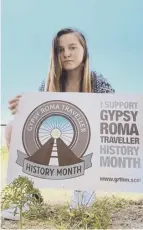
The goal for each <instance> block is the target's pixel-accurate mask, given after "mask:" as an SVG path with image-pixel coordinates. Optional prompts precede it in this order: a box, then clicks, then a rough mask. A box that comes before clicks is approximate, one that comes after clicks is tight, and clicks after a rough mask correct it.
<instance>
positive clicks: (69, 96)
mask: <svg viewBox="0 0 143 230" xmlns="http://www.w3.org/2000/svg"><path fill="white" fill-rule="evenodd" d="M51 100H62V101H66V102H70V103H72V104H74V105H75V106H77V107H79V108H80V109H81V110H82V111H83V113H84V114H85V115H86V117H87V119H88V121H89V123H90V127H91V140H90V144H89V147H88V149H87V151H86V153H85V154H84V156H85V155H86V154H90V153H93V157H92V167H91V168H89V169H86V170H85V174H84V176H80V177H77V178H73V179H66V180H58V181H57V180H48V179H39V178H35V177H33V176H29V177H30V178H32V180H34V183H35V186H37V187H39V188H61V187H63V186H64V188H69V189H81V190H86V189H94V190H100V191H106V192H108V191H111V192H125V191H128V192H143V95H142V94H140V95H139V94H136V95H126V94H124V95H123V94H122V95H118V94H82V93H26V94H24V95H23V97H22V99H21V101H20V105H19V111H18V113H17V114H16V116H15V120H14V124H13V132H12V141H11V147H10V154H9V164H8V174H7V180H8V183H10V182H11V181H13V180H14V179H15V178H16V177H17V176H18V175H23V176H28V175H27V174H25V173H23V172H22V167H21V166H19V165H18V164H16V160H17V150H20V151H21V152H23V153H25V150H24V148H23V144H22V130H23V126H24V123H25V121H26V119H27V117H28V116H29V114H30V113H31V112H32V111H33V110H34V109H35V108H36V107H37V106H38V105H40V104H42V103H44V102H46V101H51ZM101 101H102V102H104V101H121V102H137V103H138V106H137V110H138V111H139V113H138V116H137V126H138V130H139V134H140V135H139V138H140V145H139V147H140V150H139V157H140V159H141V168H140V169H139V168H111V167H100V156H101V154H100V144H101V141H100V111H101ZM118 109H119V108H118ZM119 110H120V109H119ZM121 110H126V109H121ZM127 110H128V109H127ZM129 110H131V109H129ZM130 123H132V122H130ZM111 145H122V144H111ZM126 146H127V145H126ZM132 146H134V145H132ZM100 177H112V178H120V177H123V178H129V179H130V178H133V179H134V178H135V179H136V178H141V182H140V183H137V182H136V183H135V182H134V183H131V182H117V183H115V182H109V181H108V182H105V181H100Z"/></svg>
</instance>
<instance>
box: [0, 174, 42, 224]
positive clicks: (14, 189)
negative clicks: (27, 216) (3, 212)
mask: <svg viewBox="0 0 143 230" xmlns="http://www.w3.org/2000/svg"><path fill="white" fill-rule="evenodd" d="M36 197H38V199H37V198H36ZM41 201H42V196H41V194H40V191H39V189H37V188H35V187H34V183H33V182H32V180H29V178H27V177H22V176H19V177H18V178H16V179H15V180H14V181H13V182H12V183H10V184H9V185H7V186H5V188H4V189H3V190H2V200H1V207H2V209H4V208H6V207H10V206H11V205H13V204H15V205H16V208H15V210H14V214H16V212H17V208H18V209H19V210H20V227H21V228H22V217H23V215H24V213H23V207H24V205H25V204H26V205H29V207H30V206H31V205H34V204H37V203H38V204H39V203H40V202H41Z"/></svg>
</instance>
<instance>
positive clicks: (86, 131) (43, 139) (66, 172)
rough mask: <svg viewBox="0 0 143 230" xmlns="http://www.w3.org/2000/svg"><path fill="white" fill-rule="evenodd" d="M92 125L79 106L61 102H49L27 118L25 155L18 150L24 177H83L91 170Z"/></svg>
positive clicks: (24, 135)
mask: <svg viewBox="0 0 143 230" xmlns="http://www.w3.org/2000/svg"><path fill="white" fill-rule="evenodd" d="M90 136H91V132H90V125H89V122H88V120H87V118H86V116H85V114H84V113H83V112H82V111H81V109H79V108H78V107H77V106H75V105H73V104H71V103H69V102H66V101H60V100H54V101H48V102H45V103H43V104H41V105H39V106H38V107H37V108H35V109H34V110H33V111H32V112H31V114H30V115H29V116H28V118H27V120H26V122H25V124H24V127H23V132H22V142H23V147H24V150H25V153H23V152H21V151H19V150H17V153H18V158H17V161H16V163H17V164H18V165H20V166H22V170H23V172H24V173H26V174H29V175H32V176H34V177H38V178H42V179H50V180H61V179H62V180H63V179H70V178H75V177H79V176H82V175H84V171H85V170H86V169H88V168H90V167H91V166H92V163H91V158H92V153H91V154H88V155H85V156H84V154H85V152H86V150H87V148H88V146H89V143H90Z"/></svg>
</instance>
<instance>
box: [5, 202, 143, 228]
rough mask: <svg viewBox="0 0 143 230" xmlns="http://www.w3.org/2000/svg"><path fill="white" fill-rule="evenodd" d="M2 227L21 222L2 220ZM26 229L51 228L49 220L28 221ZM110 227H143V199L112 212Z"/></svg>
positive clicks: (14, 225) (12, 225)
mask: <svg viewBox="0 0 143 230" xmlns="http://www.w3.org/2000/svg"><path fill="white" fill-rule="evenodd" d="M1 228H2V229H19V222H17V221H9V220H2V225H1ZM24 228H25V229H48V228H49V229H50V228H52V229H53V228H54V226H48V222H47V223H46V222H44V223H42V221H41V222H39V221H29V220H28V221H27V223H26V224H25V226H24ZM109 229H143V200H140V201H137V202H133V203H130V205H129V206H128V207H126V208H124V209H119V210H117V211H116V212H113V213H112V224H111V225H110V226H109Z"/></svg>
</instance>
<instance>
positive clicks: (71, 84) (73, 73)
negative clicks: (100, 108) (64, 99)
mask: <svg viewBox="0 0 143 230" xmlns="http://www.w3.org/2000/svg"><path fill="white" fill-rule="evenodd" d="M81 78H82V69H81V68H78V69H75V70H70V71H68V72H67V75H66V84H65V91H66V92H79V91H80V84H81Z"/></svg>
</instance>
